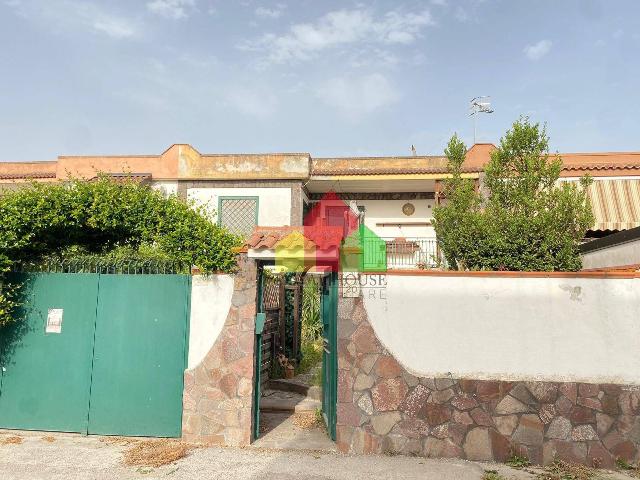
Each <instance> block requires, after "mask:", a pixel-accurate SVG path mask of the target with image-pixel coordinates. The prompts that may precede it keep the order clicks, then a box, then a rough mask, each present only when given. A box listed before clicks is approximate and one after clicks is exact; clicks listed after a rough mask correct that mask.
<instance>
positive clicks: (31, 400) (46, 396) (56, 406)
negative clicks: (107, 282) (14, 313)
mask: <svg viewBox="0 0 640 480" xmlns="http://www.w3.org/2000/svg"><path fill="white" fill-rule="evenodd" d="M12 280H13V281H16V282H20V283H23V285H24V287H23V292H24V295H25V299H24V305H23V306H22V308H21V311H20V312H19V315H20V317H21V318H22V317H23V318H24V320H23V321H20V322H17V323H14V324H13V325H11V326H10V327H7V328H5V329H3V330H2V331H1V332H2V337H1V338H0V365H1V368H0V370H2V372H3V373H2V385H1V386H0V427H2V428H15V429H21V430H48V431H64V432H86V431H87V418H88V417H87V412H88V406H89V391H90V385H91V359H92V356H93V332H94V327H95V321H96V299H97V297H98V275H96V274H74V275H69V274H61V273H42V274H19V275H15V276H13V278H12ZM51 308H55V309H62V310H63V312H64V313H63V322H62V323H63V325H62V333H61V334H57V333H46V322H47V318H48V316H49V309H51Z"/></svg>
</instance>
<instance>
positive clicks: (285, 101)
mask: <svg viewBox="0 0 640 480" xmlns="http://www.w3.org/2000/svg"><path fill="white" fill-rule="evenodd" d="M639 18H640V1H637V0H627V1H624V0H617V1H612V2H609V1H596V0H593V1H592V0H573V1H571V0H564V1H555V0H553V1H543V0H540V1H535V2H533V1H531V2H525V1H513V0H484V1H481V0H466V1H454V0H431V1H428V0H425V1H417V0H413V1H412V0H405V1H400V0H389V1H383V0H378V1H372V2H349V1H320V0H315V1H314V0H297V1H291V0H289V1H286V0H280V1H275V2H263V1H251V0H244V1H242V0H240V1H232V0H224V1H223V0H129V1H124V0H112V1H106V0H105V1H98V0H92V1H80V0H0V42H1V44H2V47H1V48H0V67H1V75H0V160H47V159H54V158H55V157H56V156H57V155H64V154H126V153H140V154H155V153H160V152H162V151H163V150H164V149H165V148H167V147H168V146H169V145H170V144H172V143H191V144H192V145H193V146H194V147H196V148H197V149H198V150H200V151H201V152H203V153H216V152H283V151H289V152H310V153H311V154H312V155H313V156H318V157H320V156H331V155H406V154H409V153H410V146H411V144H415V146H416V148H417V151H418V153H419V154H440V153H441V152H442V150H443V148H444V145H445V144H446V142H447V140H448V138H449V137H450V136H451V134H452V133H453V132H458V133H459V134H460V135H461V136H462V137H463V139H464V140H465V141H466V142H467V143H468V144H471V143H472V141H473V124H472V122H471V120H470V118H469V116H468V102H469V100H470V99H471V98H472V97H474V96H477V95H491V96H492V102H493V107H494V109H495V113H493V114H492V115H485V116H482V117H481V118H480V119H479V127H478V132H479V135H478V137H479V138H478V140H479V141H492V142H497V140H498V139H499V137H500V135H501V134H502V133H504V131H505V130H506V129H507V128H508V126H509V125H510V124H511V123H512V122H513V121H514V120H515V119H517V118H518V116H519V115H522V114H526V115H529V116H530V117H531V118H532V119H533V120H536V121H541V122H547V124H548V131H549V134H550V136H551V144H552V147H553V149H554V150H560V151H567V152H568V151H597V150H640V121H639V120H638V119H639V117H640V81H639V79H640V29H639V28H638V26H639V23H638V19H639Z"/></svg>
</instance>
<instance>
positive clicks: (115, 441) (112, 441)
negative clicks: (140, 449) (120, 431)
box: [100, 437, 140, 446]
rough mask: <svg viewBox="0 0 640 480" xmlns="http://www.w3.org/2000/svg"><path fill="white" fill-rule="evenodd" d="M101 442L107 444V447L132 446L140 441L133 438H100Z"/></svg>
mask: <svg viewBox="0 0 640 480" xmlns="http://www.w3.org/2000/svg"><path fill="white" fill-rule="evenodd" d="M100 441H101V442H102V443H106V444H107V445H124V446H126V445H131V444H132V443H137V442H139V441H140V440H139V439H137V438H131V437H100Z"/></svg>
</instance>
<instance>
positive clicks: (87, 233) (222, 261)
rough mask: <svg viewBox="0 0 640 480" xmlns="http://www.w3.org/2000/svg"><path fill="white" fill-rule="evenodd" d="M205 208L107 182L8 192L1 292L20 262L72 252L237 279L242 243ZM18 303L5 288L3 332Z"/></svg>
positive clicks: (0, 210)
mask: <svg viewBox="0 0 640 480" xmlns="http://www.w3.org/2000/svg"><path fill="white" fill-rule="evenodd" d="M205 207H206V206H200V207H198V206H195V205H190V204H187V203H185V202H183V201H181V200H180V199H179V198H177V197H169V198H165V197H164V196H163V195H162V193H160V192H158V191H156V190H153V189H152V188H150V187H149V186H145V185H141V184H139V183H137V182H133V181H125V182H114V181H112V180H110V179H108V178H106V177H99V179H98V180H97V181H92V182H87V181H81V180H73V181H71V182H70V183H67V184H44V183H40V184H37V183H34V184H32V185H31V186H29V187H25V188H22V189H18V190H15V191H12V192H9V193H7V194H6V195H3V196H0V285H2V280H3V279H4V277H5V276H6V272H7V271H8V270H9V269H10V268H11V265H12V264H13V263H14V262H21V261H32V260H38V259H42V258H45V257H46V256H48V255H49V256H50V255H58V254H59V255H62V256H65V255H69V254H73V252H82V254H87V255H92V254H93V255H106V256H107V257H108V258H118V255H121V254H122V252H124V253H127V252H129V253H130V254H132V255H134V254H135V255H138V256H139V255H140V254H142V255H151V253H149V252H150V251H152V252H153V253H152V255H153V256H154V257H157V258H164V259H169V260H174V261H177V262H180V263H184V264H186V265H194V266H197V267H198V268H199V269H200V270H201V271H203V272H204V273H210V272H215V271H223V272H230V271H232V270H233V269H234V267H235V265H236V260H235V253H234V251H233V249H234V247H237V246H238V245H239V244H240V239H239V238H238V237H237V236H235V235H232V234H230V233H228V232H227V231H226V230H224V229H222V228H220V227H218V226H217V225H215V224H213V223H212V222H211V221H210V220H209V219H208V218H207V215H206V211H205ZM70 252H71V253H70ZM113 252H120V253H116V254H114V253H113ZM141 252H142V253H141ZM12 298H14V296H12V295H11V289H10V288H9V286H8V285H7V284H6V282H5V284H4V287H0V325H2V324H3V323H7V322H8V321H10V319H11V310H12V309H13V308H15V304H12V301H14V300H12Z"/></svg>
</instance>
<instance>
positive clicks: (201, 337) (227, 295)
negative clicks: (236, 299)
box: [187, 275, 234, 369]
mask: <svg viewBox="0 0 640 480" xmlns="http://www.w3.org/2000/svg"><path fill="white" fill-rule="evenodd" d="M233 284H234V279H233V277H232V276H231V275H208V276H203V275H196V276H194V277H193V278H192V280H191V315H190V320H189V322H190V323H189V360H188V367H187V368H189V369H191V368H194V367H197V366H198V365H199V364H200V362H202V360H203V359H204V357H205V356H206V354H207V353H209V350H211V347H213V344H214V343H215V341H216V340H217V339H218V337H219V336H220V332H222V327H223V326H224V323H225V321H226V319H227V315H229V310H230V309H231V297H232V295H233Z"/></svg>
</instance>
